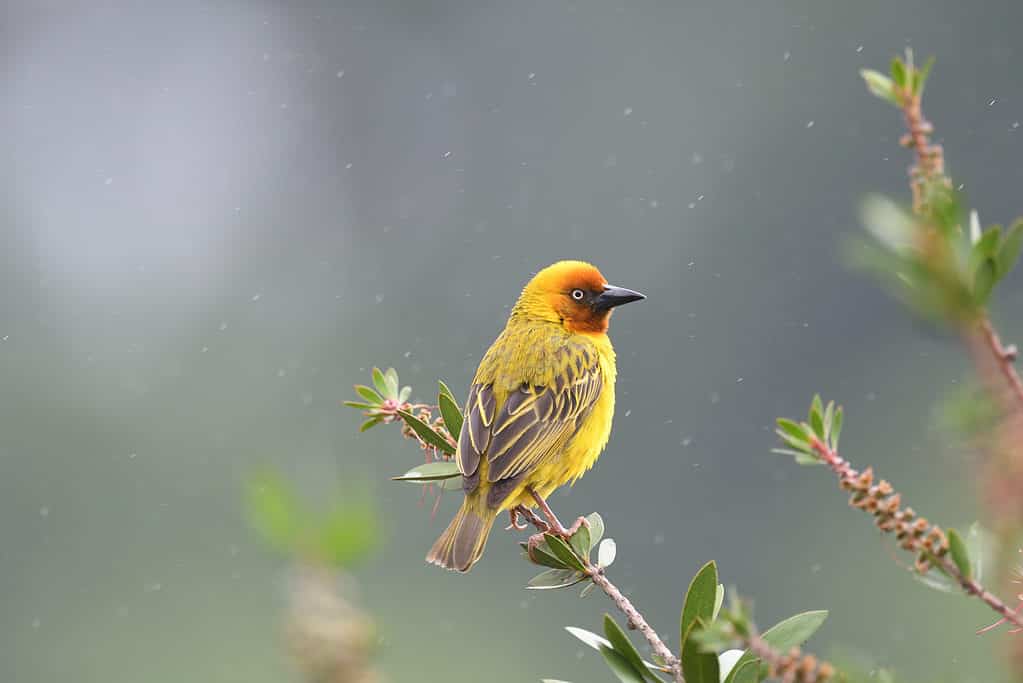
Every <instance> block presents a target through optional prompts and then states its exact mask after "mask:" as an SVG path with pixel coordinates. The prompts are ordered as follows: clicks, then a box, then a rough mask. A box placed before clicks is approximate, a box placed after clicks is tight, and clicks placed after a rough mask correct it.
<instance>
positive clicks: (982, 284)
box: [973, 259, 998, 306]
mask: <svg viewBox="0 0 1023 683" xmlns="http://www.w3.org/2000/svg"><path fill="white" fill-rule="evenodd" d="M997 280H998V275H997V271H996V265H995V262H994V260H993V259H984V260H983V261H981V262H980V265H978V266H977V271H976V272H975V273H974V275H973V295H974V297H975V298H976V300H977V303H978V304H980V305H982V306H983V305H984V304H986V303H987V300H988V298H989V297H990V296H991V290H992V289H994V286H995V282H996V281H997Z"/></svg>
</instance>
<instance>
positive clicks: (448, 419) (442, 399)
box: [437, 392, 462, 439]
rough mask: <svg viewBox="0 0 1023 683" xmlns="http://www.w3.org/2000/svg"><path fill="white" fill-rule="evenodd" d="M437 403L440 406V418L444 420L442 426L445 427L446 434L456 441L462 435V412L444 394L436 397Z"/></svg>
mask: <svg viewBox="0 0 1023 683" xmlns="http://www.w3.org/2000/svg"><path fill="white" fill-rule="evenodd" d="M437 403H438V404H439V405H440V414H441V417H443V418H444V426H445V427H447V429H448V433H449V434H451V436H453V437H455V438H456V439H457V438H458V437H459V435H460V434H461V433H462V411H461V410H459V409H458V405H457V404H456V403H455V402H454V401H453V400H452V399H451V397H450V396H448V395H447V394H445V393H444V392H441V394H440V395H439V396H438V397H437Z"/></svg>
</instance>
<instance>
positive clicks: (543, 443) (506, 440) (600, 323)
mask: <svg viewBox="0 0 1023 683" xmlns="http://www.w3.org/2000/svg"><path fill="white" fill-rule="evenodd" d="M644 298H646V297H644V296H643V295H642V294H640V293H639V292H634V291H632V290H631V289H625V288H623V287H613V286H611V285H609V284H607V280H605V279H604V276H603V275H601V274H600V271H599V270H597V269H596V268H595V267H593V266H592V265H590V264H588V263H584V262H582V261H559V262H558V263H555V264H554V265H551V266H548V267H547V268H544V269H543V270H541V271H540V272H539V273H537V274H536V276H535V277H534V278H533V279H532V280H530V282H529V284H527V285H526V287H525V289H523V290H522V294H521V295H520V296H519V300H518V301H517V302H516V304H515V307H514V308H513V309H512V312H511V316H509V318H508V323H507V324H506V325H505V328H504V331H503V332H502V333H501V335H500V336H499V337H498V338H497V340H496V341H494V343H493V344H492V345H491V347H490V349H489V350H488V351H487V353H486V355H484V356H483V360H482V361H481V362H480V366H479V368H478V369H477V370H476V376H475V377H474V378H473V382H472V387H470V389H469V399H468V400H467V401H466V405H465V421H464V423H463V424H462V431H461V434H459V438H458V449H457V452H456V455H455V458H456V461H457V463H458V468H459V470H460V471H461V472H462V488H463V490H464V491H465V500H464V501H463V502H462V507H461V509H460V510H459V511H458V514H457V515H455V518H454V520H452V522H451V524H450V525H448V528H447V530H446V531H445V532H444V533H443V534H441V537H440V538H439V539H437V542H436V543H434V544H433V548H431V549H430V552H429V554H428V555H427V556H426V561H427V562H431V563H433V564H436V565H439V566H441V567H445V568H447V569H454V570H456V571H460V572H465V571H468V570H469V568H470V567H472V565H474V564H475V563H476V562H477V561H478V560H479V559H480V556H482V555H483V548H484V547H485V546H486V543H487V536H488V535H489V534H490V529H491V527H492V526H493V524H494V520H495V519H496V518H497V515H498V514H499V513H500V512H501V511H503V510H508V511H510V513H511V520H512V525H513V526H515V527H517V528H522V527H519V526H518V523H517V520H518V516H519V514H520V512H521V513H524V512H525V511H526V510H527V509H529V508H532V507H534V506H537V505H538V506H540V509H541V511H542V512H543V513H544V515H545V516H546V517H547V521H548V523H549V524H550V526H551V530H552V531H553V532H554V533H558V534H561V535H563V536H567V535H570V534H571V533H572V532H573V530H574V529H577V528H578V524H579V522H576V525H575V526H574V527H573V528H572V529H565V528H564V527H563V526H561V523H560V522H559V521H558V520H557V517H555V516H554V514H553V512H551V510H550V508H549V507H548V506H547V503H546V498H547V496H549V495H550V494H551V492H553V491H554V490H555V489H557V488H558V487H560V486H562V485H563V484H567V483H570V482H574V481H575V480H576V479H578V478H579V477H581V476H582V475H583V474H584V473H585V472H586V471H587V470H588V469H590V467H592V466H593V463H594V462H595V461H596V459H597V456H598V455H600V452H601V451H602V450H604V446H605V445H606V444H607V440H608V436H610V434H611V418H612V416H613V415H614V408H615V375H616V369H615V352H614V349H613V348H612V347H611V340H610V339H608V337H607V328H608V322H609V320H610V318H611V311H612V309H614V307H616V306H620V305H621V304H625V303H628V302H630V301H637V300H639V299H644Z"/></svg>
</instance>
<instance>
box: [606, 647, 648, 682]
mask: <svg viewBox="0 0 1023 683" xmlns="http://www.w3.org/2000/svg"><path fill="white" fill-rule="evenodd" d="M600 654H602V655H604V661H606V662H607V665H608V666H609V667H611V671H612V672H613V673H614V675H615V676H617V677H618V680H619V681H621V682H622V683H644V681H643V674H641V673H640V672H638V671H636V669H635V668H633V666H632V664H631V663H629V660H627V659H626V658H625V657H623V656H622V655H620V654H618V653H617V652H615V651H614V650H612V649H611V648H609V647H606V646H603V645H602V646H601V647H600Z"/></svg>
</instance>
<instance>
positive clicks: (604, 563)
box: [597, 538, 618, 567]
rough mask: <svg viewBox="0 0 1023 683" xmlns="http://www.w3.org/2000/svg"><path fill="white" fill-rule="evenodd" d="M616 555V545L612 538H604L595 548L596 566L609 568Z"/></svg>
mask: <svg viewBox="0 0 1023 683" xmlns="http://www.w3.org/2000/svg"><path fill="white" fill-rule="evenodd" d="M617 554H618V545H617V544H616V543H615V540H614V539H613V538H605V539H604V540H603V541H601V542H600V546H599V547H598V548H597V565H599V566H601V567H610V566H611V564H612V563H613V562H614V561H615V556H616V555H617Z"/></svg>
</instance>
